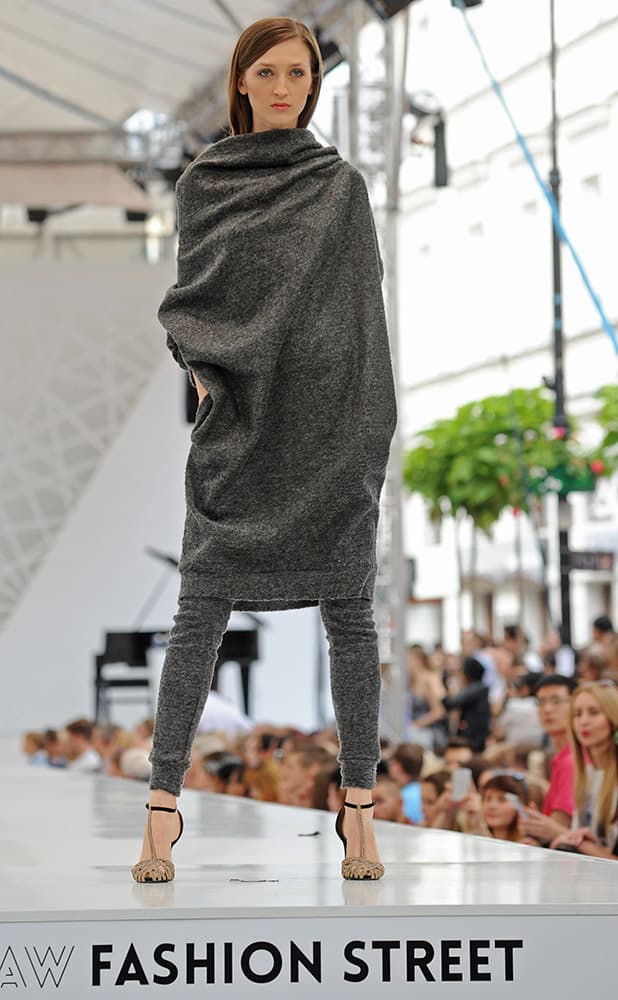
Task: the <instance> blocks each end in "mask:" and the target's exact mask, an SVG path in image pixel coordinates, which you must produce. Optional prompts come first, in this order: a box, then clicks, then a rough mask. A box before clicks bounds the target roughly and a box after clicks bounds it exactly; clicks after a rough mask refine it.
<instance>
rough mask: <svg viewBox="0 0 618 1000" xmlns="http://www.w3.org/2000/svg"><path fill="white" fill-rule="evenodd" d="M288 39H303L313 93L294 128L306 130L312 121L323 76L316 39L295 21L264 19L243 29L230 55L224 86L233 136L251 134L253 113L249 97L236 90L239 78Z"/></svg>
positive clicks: (306, 28)
mask: <svg viewBox="0 0 618 1000" xmlns="http://www.w3.org/2000/svg"><path fill="white" fill-rule="evenodd" d="M290 38H300V39H302V40H303V41H304V42H305V44H306V45H307V47H308V49H309V54H310V57H311V79H312V81H313V92H312V93H311V94H309V96H308V97H307V103H306V104H305V107H304V108H303V110H302V111H301V113H300V115H299V117H298V125H297V128H306V127H307V125H308V124H309V122H310V121H311V118H312V117H313V112H314V110H315V106H316V104H317V102H318V97H319V96H320V89H321V87H322V78H323V75H324V65H323V63H322V56H321V54H320V46H319V45H318V40H317V38H316V37H315V35H314V34H313V32H312V30H311V28H308V27H307V25H306V24H303V23H302V21H294V20H292V18H290V17H264V18H262V19H261V20H260V21H254V23H253V24H250V25H249V27H248V28H245V30H244V31H243V33H242V35H241V36H240V38H239V39H238V41H237V42H236V47H235V49H234V52H233V53H232V58H231V61H230V67H229V71H228V85H227V107H228V122H229V129H230V132H231V134H232V135H239V134H241V133H242V132H252V131H253V110H252V108H251V104H250V102H249V97H248V95H247V94H241V93H240V91H239V90H238V80H239V78H240V77H241V76H243V74H244V73H246V71H247V70H248V69H249V67H250V66H252V65H253V63H254V62H256V61H257V60H258V59H259V58H260V56H263V55H264V53H265V52H268V50H269V49H272V47H273V45H279V44H280V43H281V42H287V41H288V39H290Z"/></svg>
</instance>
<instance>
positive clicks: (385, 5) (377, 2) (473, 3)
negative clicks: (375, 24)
mask: <svg viewBox="0 0 618 1000" xmlns="http://www.w3.org/2000/svg"><path fill="white" fill-rule="evenodd" d="M415 2H416V0H366V3H368V4H369V6H370V7H371V8H372V10H373V11H374V12H375V13H376V14H377V15H378V17H381V18H382V20H383V21H388V20H389V19H390V18H391V17H394V16H395V14H398V13H399V11H401V10H405V8H406V7H409V6H410V4H412V3H415ZM482 2H483V0H464V7H478V5H479V4H481V3H482ZM451 3H452V5H453V7H457V6H458V3H457V0H451Z"/></svg>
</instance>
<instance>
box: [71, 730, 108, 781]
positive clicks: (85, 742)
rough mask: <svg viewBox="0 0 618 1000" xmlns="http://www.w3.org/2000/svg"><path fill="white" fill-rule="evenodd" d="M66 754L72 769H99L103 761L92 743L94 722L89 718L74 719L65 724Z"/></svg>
mask: <svg viewBox="0 0 618 1000" xmlns="http://www.w3.org/2000/svg"><path fill="white" fill-rule="evenodd" d="M65 730H66V734H67V755H68V758H69V765H68V766H69V767H70V768H71V770H73V771H100V770H101V769H102V767H103V761H102V760H101V757H100V756H99V754H98V753H97V751H96V750H95V748H94V746H93V744H92V733H93V730H94V723H92V722H90V720H89V719H75V720H74V721H73V722H70V723H69V724H68V726H65Z"/></svg>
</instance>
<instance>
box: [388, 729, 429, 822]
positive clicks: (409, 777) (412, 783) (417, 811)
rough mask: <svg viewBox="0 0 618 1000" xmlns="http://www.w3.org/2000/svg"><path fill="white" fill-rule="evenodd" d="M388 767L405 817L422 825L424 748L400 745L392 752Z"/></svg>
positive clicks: (415, 745) (411, 744) (410, 744)
mask: <svg viewBox="0 0 618 1000" xmlns="http://www.w3.org/2000/svg"><path fill="white" fill-rule="evenodd" d="M387 765H388V773H389V775H390V777H391V778H392V779H393V780H394V781H395V782H396V784H397V786H398V788H399V794H400V795H401V801H402V804H403V813H404V816H406V817H407V819H409V820H411V822H412V823H416V824H420V823H422V822H423V805H422V802H421V782H420V777H421V771H422V768H423V748H422V746H419V745H418V744H417V743H399V744H398V745H397V746H396V747H395V749H394V750H393V751H392V752H391V754H390V756H389V758H388V761H387Z"/></svg>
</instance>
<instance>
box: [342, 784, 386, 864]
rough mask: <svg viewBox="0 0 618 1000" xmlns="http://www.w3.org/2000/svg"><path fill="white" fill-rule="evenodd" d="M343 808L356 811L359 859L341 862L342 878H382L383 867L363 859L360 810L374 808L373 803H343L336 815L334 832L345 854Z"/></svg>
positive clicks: (362, 832) (363, 830)
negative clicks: (341, 843)
mask: <svg viewBox="0 0 618 1000" xmlns="http://www.w3.org/2000/svg"><path fill="white" fill-rule="evenodd" d="M344 806H348V808H350V809H356V815H357V817H358V823H359V832H360V857H358V858H344V859H343V861H342V862H341V874H342V876H343V877H344V878H346V879H354V878H356V879H366V878H374V879H375V878H382V876H383V875H384V865H383V864H381V863H380V862H379V861H370V860H369V858H366V857H365V826H364V823H363V814H362V812H361V809H371V807H372V806H375V802H367V803H366V804H365V805H361V804H360V803H359V802H344V803H343V806H342V807H341V809H340V810H339V812H338V813H337V819H336V820H335V832H336V833H337V835H338V836H339V837H340V838H341V840H342V842H343V849H344V852H345V851H347V849H348V838H347V837H346V836H345V834H344V832H343V817H344V815H345V809H344Z"/></svg>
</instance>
